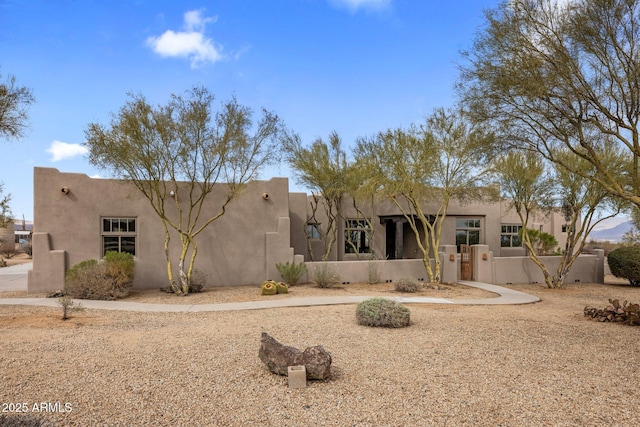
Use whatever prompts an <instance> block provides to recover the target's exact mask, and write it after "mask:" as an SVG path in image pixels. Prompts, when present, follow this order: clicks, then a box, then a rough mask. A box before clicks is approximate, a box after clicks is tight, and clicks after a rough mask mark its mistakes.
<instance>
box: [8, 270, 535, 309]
mask: <svg viewBox="0 0 640 427" xmlns="http://www.w3.org/2000/svg"><path fill="white" fill-rule="evenodd" d="M29 269H31V264H23V265H18V266H14V267H5V268H0V291H26V290H27V271H29ZM460 284H462V285H465V286H470V287H473V288H480V289H484V290H486V291H489V292H493V293H496V294H498V295H499V296H498V297H496V298H482V299H447V298H426V297H385V298H388V299H391V300H395V301H398V302H401V303H404V304H463V305H500V304H530V303H534V302H538V301H540V298H538V297H535V296H533V295H529V294H525V293H524V292H519V291H515V290H513V289H507V288H503V287H502V286H496V285H490V284H487V283H479V282H466V281H461V282H460ZM368 298H371V296H326V297H323V296H315V297H305V298H289V299H279V300H269V299H268V297H265V298H264V299H261V300H259V301H247V302H234V303H223V304H192V305H189V304H146V303H140V302H128V301H94V300H76V301H78V302H80V303H82V306H83V307H85V308H92V309H99V310H121V311H149V312H166V313H176V312H190V313H191V312H205V311H236V310H261V309H268V308H280V307H308V306H317V305H338V304H357V303H359V302H361V301H364V300H366V299H368ZM0 305H37V306H44V307H58V300H57V299H56V298H3V299H0Z"/></svg>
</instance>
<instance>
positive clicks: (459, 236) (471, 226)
mask: <svg viewBox="0 0 640 427" xmlns="http://www.w3.org/2000/svg"><path fill="white" fill-rule="evenodd" d="M478 244H480V218H457V219H456V246H457V247H458V252H460V245H478Z"/></svg>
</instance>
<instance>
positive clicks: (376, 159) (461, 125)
mask: <svg viewBox="0 0 640 427" xmlns="http://www.w3.org/2000/svg"><path fill="white" fill-rule="evenodd" d="M490 139H491V135H490V134H489V133H487V132H486V131H485V130H484V129H483V128H482V127H480V126H475V125H473V124H472V123H470V122H469V121H468V120H466V118H465V117H464V115H463V113H462V112H461V111H458V110H445V109H442V108H440V109H436V110H435V111H434V112H433V114H432V115H431V116H429V117H428V118H427V119H426V121H425V123H424V124H423V125H422V126H420V127H416V126H412V127H411V128H409V129H408V130H406V131H405V130H402V129H396V130H388V131H386V132H381V133H379V134H378V135H376V136H375V137H373V138H369V139H361V140H359V141H358V145H357V148H356V162H357V163H359V164H360V163H361V164H363V165H366V164H368V165H369V167H368V170H370V171H377V175H376V178H375V179H376V186H377V187H378V191H379V192H380V194H381V195H382V196H383V197H385V198H388V199H389V200H391V201H392V202H393V203H394V204H395V206H396V207H397V208H398V209H399V210H400V211H401V212H402V214H403V216H404V217H405V219H406V221H407V223H408V224H409V226H410V227H411V229H412V231H413V233H414V236H415V239H416V244H417V246H418V248H419V250H420V252H421V253H422V260H423V263H424V266H425V269H426V272H427V275H428V276H429V280H430V281H431V282H439V281H440V279H441V265H440V259H439V257H437V256H435V255H436V254H435V253H434V252H435V251H437V250H438V247H439V246H440V241H441V236H442V226H443V224H444V220H445V219H446V216H447V211H448V208H449V204H450V203H451V201H452V200H454V199H455V200H457V201H459V202H460V203H465V202H468V201H470V200H478V199H482V198H485V197H488V196H490V191H489V190H488V187H486V186H485V185H483V184H484V183H485V180H484V175H485V165H486V162H487V155H488V153H489V152H488V150H487V147H490V146H491V144H489V143H488V141H489V140H490ZM429 206H431V207H432V210H431V211H427V210H426V209H428V207H429ZM433 206H435V208H433ZM431 255H434V261H435V265H434V268H432V267H431V262H430V256H431Z"/></svg>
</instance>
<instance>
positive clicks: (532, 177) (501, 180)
mask: <svg viewBox="0 0 640 427" xmlns="http://www.w3.org/2000/svg"><path fill="white" fill-rule="evenodd" d="M494 172H495V177H496V181H497V182H498V184H499V186H500V191H501V193H502V195H503V197H505V198H506V199H507V200H508V203H509V207H510V208H511V209H514V210H515V212H516V213H517V214H518V218H519V219H520V224H521V226H522V229H521V233H520V236H521V239H522V244H523V246H524V247H525V248H526V249H527V253H528V254H529V258H531V260H532V261H533V262H534V263H535V264H536V265H537V266H538V267H539V268H540V270H541V271H542V274H543V275H544V280H545V283H546V285H547V287H549V288H554V287H556V281H555V280H554V278H553V275H552V273H551V272H550V271H549V269H548V268H547V267H546V266H545V265H544V263H543V262H542V260H541V259H540V258H539V256H538V254H537V251H536V247H535V242H534V241H533V237H534V236H533V235H532V233H529V232H528V230H529V228H530V226H531V225H532V222H533V221H534V220H535V219H537V218H541V217H544V216H546V215H548V214H549V213H550V212H551V210H552V209H553V196H554V194H555V190H556V184H555V181H554V177H553V175H552V174H551V173H550V169H549V168H547V167H546V165H545V162H544V161H543V159H542V158H541V157H540V156H538V155H536V153H534V152H531V151H510V152H508V153H507V154H504V155H502V156H500V157H498V158H496V159H495V160H494Z"/></svg>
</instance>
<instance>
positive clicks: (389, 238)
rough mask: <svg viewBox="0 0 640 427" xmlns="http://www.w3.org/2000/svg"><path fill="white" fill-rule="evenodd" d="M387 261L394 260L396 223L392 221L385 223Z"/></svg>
mask: <svg viewBox="0 0 640 427" xmlns="http://www.w3.org/2000/svg"><path fill="white" fill-rule="evenodd" d="M385 230H386V242H387V253H386V255H387V259H396V223H395V222H393V220H390V219H388V220H386V221H385Z"/></svg>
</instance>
